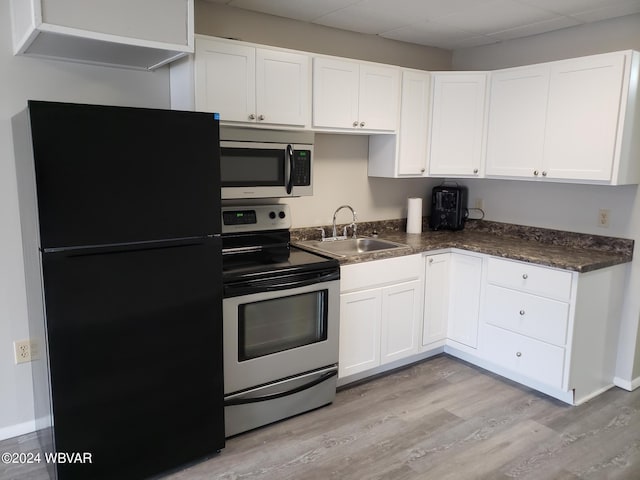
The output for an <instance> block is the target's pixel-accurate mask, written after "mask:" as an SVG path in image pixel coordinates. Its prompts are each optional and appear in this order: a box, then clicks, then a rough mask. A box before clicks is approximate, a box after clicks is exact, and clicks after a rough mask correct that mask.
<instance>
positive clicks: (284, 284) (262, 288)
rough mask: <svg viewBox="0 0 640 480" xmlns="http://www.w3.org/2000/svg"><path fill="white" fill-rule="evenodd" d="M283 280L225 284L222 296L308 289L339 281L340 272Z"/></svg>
mask: <svg viewBox="0 0 640 480" xmlns="http://www.w3.org/2000/svg"><path fill="white" fill-rule="evenodd" d="M285 278H286V277H284V278H283V279H277V280H273V283H271V281H264V280H260V281H256V282H255V283H252V282H251V281H248V282H239V283H237V284H233V283H230V284H226V285H225V286H224V296H225V297H226V298H229V297H237V296H239V295H250V294H252V293H263V292H277V291H280V290H289V289H292V288H298V287H308V286H310V285H316V284H318V283H323V282H331V281H333V280H339V279H340V271H339V270H337V271H335V272H331V273H323V274H322V275H313V276H310V277H306V278H303V279H295V280H289V281H286V280H285Z"/></svg>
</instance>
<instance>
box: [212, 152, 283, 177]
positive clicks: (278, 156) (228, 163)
mask: <svg viewBox="0 0 640 480" xmlns="http://www.w3.org/2000/svg"><path fill="white" fill-rule="evenodd" d="M284 162H285V158H284V150H282V149H254V148H222V149H221V155H220V184H221V186H223V187H281V186H283V185H284V169H285V165H284Z"/></svg>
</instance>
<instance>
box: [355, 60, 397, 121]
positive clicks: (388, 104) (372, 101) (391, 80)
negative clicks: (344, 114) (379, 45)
mask: <svg viewBox="0 0 640 480" xmlns="http://www.w3.org/2000/svg"><path fill="white" fill-rule="evenodd" d="M358 105H359V107H358V127H359V128H363V129H366V130H389V131H395V130H397V129H398V109H399V106H400V69H398V68H394V67H385V66H378V65H366V64H363V65H360V96H359V104H358Z"/></svg>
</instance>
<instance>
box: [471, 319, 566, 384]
mask: <svg viewBox="0 0 640 480" xmlns="http://www.w3.org/2000/svg"><path fill="white" fill-rule="evenodd" d="M482 345H483V350H484V353H485V355H484V356H485V358H486V359H487V360H488V361H490V362H492V363H495V364H496V365H500V366H501V367H504V368H506V369H508V370H511V371H513V372H514V373H517V374H520V375H523V376H525V377H528V378H530V379H532V380H535V381H537V382H540V383H544V384H546V385H549V386H551V387H554V388H559V389H561V388H562V379H563V374H564V353H565V351H564V348H560V347H555V346H553V345H549V344H548V343H543V342H539V341H537V340H534V339H532V338H529V337H525V336H523V335H518V334H517V333H513V332H509V331H507V330H503V329H501V328H496V327H492V326H491V325H485V326H484V338H483V343H482Z"/></svg>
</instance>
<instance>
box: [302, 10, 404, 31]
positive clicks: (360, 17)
mask: <svg viewBox="0 0 640 480" xmlns="http://www.w3.org/2000/svg"><path fill="white" fill-rule="evenodd" d="M313 23H317V24H320V25H325V26H327V27H333V28H341V29H343V30H351V31H353V32H360V33H368V34H378V33H381V32H386V31H388V30H393V29H395V28H399V27H401V26H404V25H406V23H407V21H406V19H404V18H403V17H402V16H401V12H387V11H377V10H374V9H369V8H365V7H361V6H360V5H359V4H358V5H352V6H349V7H345V8H342V9H340V10H336V11H334V12H331V13H329V14H327V15H323V16H321V17H318V18H316V19H315V20H313Z"/></svg>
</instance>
